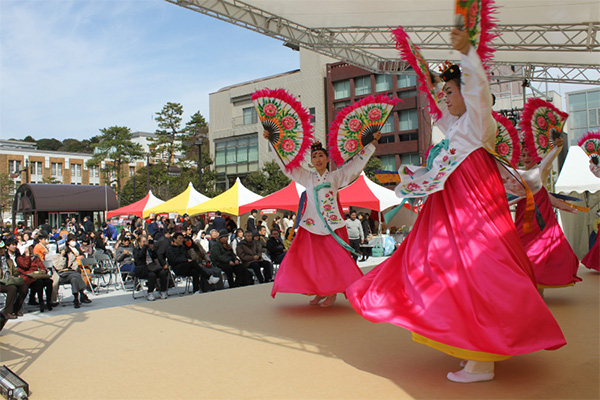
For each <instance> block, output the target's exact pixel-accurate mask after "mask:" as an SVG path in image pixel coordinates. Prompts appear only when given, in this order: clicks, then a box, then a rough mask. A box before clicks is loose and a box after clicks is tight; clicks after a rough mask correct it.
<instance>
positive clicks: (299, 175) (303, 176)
mask: <svg viewBox="0 0 600 400" xmlns="http://www.w3.org/2000/svg"><path fill="white" fill-rule="evenodd" d="M269 147H270V148H271V150H272V151H273V157H274V158H275V162H276V163H277V165H279V168H280V169H281V172H283V174H284V175H285V176H287V177H288V178H289V179H291V180H293V181H294V182H296V183H299V184H301V185H302V186H305V187H306V186H307V184H306V183H307V182H309V181H310V177H311V174H312V173H311V172H310V171H307V170H306V169H304V168H302V167H300V166H298V167H297V168H294V169H293V170H291V171H288V170H287V169H286V168H285V165H284V164H283V162H282V161H281V158H279V155H277V152H276V151H275V149H274V148H273V145H272V144H271V142H269Z"/></svg>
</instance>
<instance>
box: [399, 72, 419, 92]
mask: <svg viewBox="0 0 600 400" xmlns="http://www.w3.org/2000/svg"><path fill="white" fill-rule="evenodd" d="M412 86H417V76H416V75H398V89H401V88H405V87H412Z"/></svg>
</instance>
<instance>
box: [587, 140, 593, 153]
mask: <svg viewBox="0 0 600 400" xmlns="http://www.w3.org/2000/svg"><path fill="white" fill-rule="evenodd" d="M585 148H586V150H587V151H588V152H589V153H593V152H594V151H595V150H596V146H594V142H591V141H590V142H587V143H586V145H585Z"/></svg>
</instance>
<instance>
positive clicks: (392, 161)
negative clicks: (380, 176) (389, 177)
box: [379, 138, 397, 171]
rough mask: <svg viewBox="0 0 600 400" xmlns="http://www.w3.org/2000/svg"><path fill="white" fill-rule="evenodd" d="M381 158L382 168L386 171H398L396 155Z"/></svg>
mask: <svg viewBox="0 0 600 400" xmlns="http://www.w3.org/2000/svg"><path fill="white" fill-rule="evenodd" d="M382 139H383V138H382ZM379 159H380V160H381V168H382V169H383V170H384V171H396V169H397V168H396V156H395V155H394V154H389V155H387V156H380V157H379Z"/></svg>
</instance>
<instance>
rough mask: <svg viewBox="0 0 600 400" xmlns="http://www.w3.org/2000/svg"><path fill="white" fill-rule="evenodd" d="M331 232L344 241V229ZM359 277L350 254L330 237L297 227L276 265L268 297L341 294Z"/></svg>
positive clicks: (361, 274) (358, 271) (345, 234)
mask: <svg viewBox="0 0 600 400" xmlns="http://www.w3.org/2000/svg"><path fill="white" fill-rule="evenodd" d="M335 233H336V234H337V235H338V236H339V237H341V238H342V239H343V240H344V241H345V242H346V243H347V242H348V231H347V230H346V228H340V229H337V230H336V231H335ZM362 276H363V273H362V271H361V270H360V268H358V265H356V262H354V260H353V259H352V257H351V256H350V253H349V252H348V251H347V250H345V249H344V248H343V247H342V246H340V245H339V243H338V242H336V241H335V239H334V238H333V236H331V235H315V234H314V233H310V232H309V231H307V230H306V229H304V228H302V227H301V228H299V229H298V233H297V234H296V237H295V238H294V240H293V241H292V244H291V246H290V249H289V250H288V252H287V254H286V256H285V258H284V259H283V262H282V263H281V265H280V266H279V270H278V271H277V275H276V276H275V283H274V284H273V290H272V291H271V296H272V297H275V295H276V294H277V293H301V294H308V295H311V294H316V295H319V296H328V295H331V294H335V293H344V292H345V291H346V288H347V287H348V286H350V284H351V283H353V282H355V281H356V280H357V279H360V277H362Z"/></svg>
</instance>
